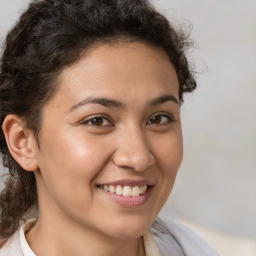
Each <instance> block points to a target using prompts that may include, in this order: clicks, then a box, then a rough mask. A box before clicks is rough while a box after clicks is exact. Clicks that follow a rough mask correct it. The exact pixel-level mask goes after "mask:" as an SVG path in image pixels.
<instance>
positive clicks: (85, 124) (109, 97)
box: [36, 43, 182, 238]
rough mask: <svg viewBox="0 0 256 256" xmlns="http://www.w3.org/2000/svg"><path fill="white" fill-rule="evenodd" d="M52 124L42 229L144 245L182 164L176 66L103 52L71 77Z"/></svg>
mask: <svg viewBox="0 0 256 256" xmlns="http://www.w3.org/2000/svg"><path fill="white" fill-rule="evenodd" d="M42 114H43V115H42V126H41V129H40V133H39V144H40V149H39V150H38V151H37V154H36V160H37V163H38V165H39V169H40V171H37V172H36V179H37V184H38V194H39V210H40V212H39V216H40V217H41V219H43V218H44V219H47V220H48V222H49V221H50V219H52V217H51V216H54V219H55V221H57V222H58V223H60V225H61V223H62V225H63V223H65V222H70V223H72V225H77V226H79V227H82V228H83V229H85V230H90V231H91V232H96V233H98V234H100V235H105V236H108V237H112V238H135V237H139V236H141V235H143V234H144V233H145V232H146V231H147V229H148V228H149V226H150V225H151V223H152V222H153V220H154V218H155V217H156V216H157V214H158V213H159V211H160V209H161V208H162V206H163V205H164V203H165V202H166V200H167V198H168V196H169V193H170V192H171V190H172V187H173V184H174V180H175V176H176V173H177V170H178V168H179V166H180V163H181V160H182V133H181V123H180V107H179V104H178V79H177V75H176V72H175V69H174V67H173V65H172V64H171V62H170V61H169V58H168V56H167V55H166V54H165V53H164V52H163V51H161V50H160V49H156V48H152V47H149V46H147V45H145V44H142V43H116V44H113V45H101V46H99V47H95V48H94V49H93V50H92V51H91V52H90V54H88V55H87V56H86V57H84V58H82V59H81V60H80V61H78V62H77V63H75V64H74V65H73V66H71V67H68V68H66V69H65V70H64V71H63V72H62V73H61V75H60V77H59V88H58V90H57V92H56V94H55V95H54V96H53V98H52V99H51V100H50V101H49V102H48V103H47V104H46V106H45V107H44V108H43V111H42ZM40 217H39V218H40Z"/></svg>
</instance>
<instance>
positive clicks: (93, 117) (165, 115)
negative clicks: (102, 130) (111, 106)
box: [81, 113, 175, 127]
mask: <svg viewBox="0 0 256 256" xmlns="http://www.w3.org/2000/svg"><path fill="white" fill-rule="evenodd" d="M154 117H160V118H167V122H165V123H164V124H161V123H160V124H154V123H151V124H150V125H166V124H170V123H173V122H175V120H174V118H173V117H172V116H171V115H168V114H166V113H157V114H153V115H152V116H151V117H150V118H149V121H150V120H152V119H153V118H154ZM93 119H95V121H96V120H97V119H98V120H101V121H103V124H104V120H107V122H108V123H109V124H108V125H100V126H97V125H93V124H91V122H92V121H93ZM149 121H147V123H146V124H148V122H149ZM151 122H152V121H151ZM81 123H82V124H83V125H90V126H92V127H106V126H114V124H113V123H112V122H111V121H109V118H108V117H105V116H102V115H95V116H91V117H89V118H86V119H84V120H83V121H82V122H81Z"/></svg>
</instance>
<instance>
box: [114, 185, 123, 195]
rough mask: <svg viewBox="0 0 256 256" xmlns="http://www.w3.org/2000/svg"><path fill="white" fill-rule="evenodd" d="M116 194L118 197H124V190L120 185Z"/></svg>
mask: <svg viewBox="0 0 256 256" xmlns="http://www.w3.org/2000/svg"><path fill="white" fill-rule="evenodd" d="M116 194H117V195H122V194H123V189H122V187H121V186H119V185H118V186H117V187H116Z"/></svg>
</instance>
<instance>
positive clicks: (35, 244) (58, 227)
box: [26, 215, 145, 256]
mask: <svg viewBox="0 0 256 256" xmlns="http://www.w3.org/2000/svg"><path fill="white" fill-rule="evenodd" d="M39 216H40V215H39ZM63 223H65V224H63ZM26 239H27V241H28V243H29V245H30V247H31V249H32V250H33V251H34V253H35V254H36V255H48V256H66V255H67V256H69V255H80V256H91V255H97V256H144V255H145V252H144V245H143V239H142V237H139V238H135V239H119V238H113V237H109V236H108V235H105V234H101V233H100V232H99V231H97V230H91V229H90V228H85V227H81V226H79V225H77V224H76V223H74V222H69V221H67V220H65V222H62V221H60V219H58V220H57V218H54V219H52V218H45V217H39V218H38V221H37V223H36V224H35V225H34V226H33V227H32V229H31V230H30V231H28V232H27V234H26Z"/></svg>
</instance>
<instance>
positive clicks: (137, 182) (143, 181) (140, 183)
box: [98, 179, 154, 187]
mask: <svg viewBox="0 0 256 256" xmlns="http://www.w3.org/2000/svg"><path fill="white" fill-rule="evenodd" d="M98 185H107V186H109V185H121V186H130V187H135V186H144V185H148V186H153V185H154V183H153V182H152V181H150V180H146V179H141V180H132V179H122V180H115V181H110V182H104V183H101V184H98Z"/></svg>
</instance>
